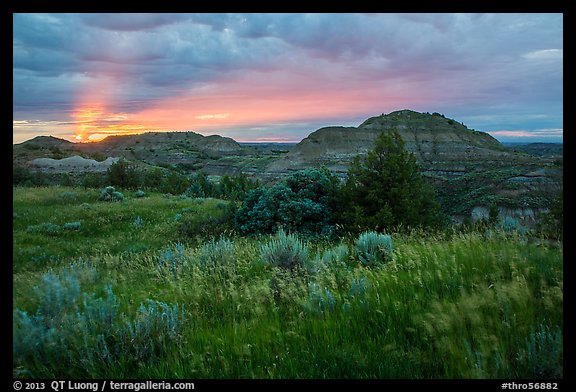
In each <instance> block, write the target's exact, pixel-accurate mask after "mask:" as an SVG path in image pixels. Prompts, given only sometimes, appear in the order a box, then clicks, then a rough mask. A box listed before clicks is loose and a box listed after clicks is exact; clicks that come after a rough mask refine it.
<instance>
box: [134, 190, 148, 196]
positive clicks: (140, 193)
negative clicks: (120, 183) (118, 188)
mask: <svg viewBox="0 0 576 392" xmlns="http://www.w3.org/2000/svg"><path fill="white" fill-rule="evenodd" d="M144 196H146V193H145V192H144V191H142V190H137V191H136V192H134V197H137V198H141V197H144Z"/></svg>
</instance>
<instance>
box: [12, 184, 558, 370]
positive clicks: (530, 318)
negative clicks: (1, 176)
mask: <svg viewBox="0 0 576 392" xmlns="http://www.w3.org/2000/svg"><path fill="white" fill-rule="evenodd" d="M72 192H73V193H74V194H75V196H74V195H71V193H72ZM64 193H66V195H67V196H62V194H64ZM98 194H99V191H98V190H93V191H91V190H88V191H84V190H81V189H72V188H62V187H49V188H14V199H13V207H14V212H15V215H14V219H13V227H14V229H13V233H14V253H13V268H14V274H13V282H14V289H13V295H14V300H13V307H14V310H16V309H19V310H22V311H26V312H28V314H30V315H33V314H39V313H37V312H38V311H39V309H41V308H42V306H45V305H43V304H44V302H45V301H46V297H45V295H44V296H41V295H39V292H38V289H35V287H38V286H39V285H41V283H42V282H43V279H45V277H46V276H47V274H49V273H52V275H51V276H56V277H60V278H61V279H64V278H65V277H66V276H68V275H67V274H69V273H70V272H69V271H71V270H70V268H71V267H70V266H71V265H76V264H77V262H78V259H79V258H82V260H83V261H84V262H88V263H89V265H90V266H91V268H92V267H93V270H94V271H95V272H94V273H92V272H91V273H90V274H89V276H88V275H86V273H84V272H82V274H83V275H82V274H81V275H79V276H81V278H82V279H79V281H80V282H81V286H80V289H79V290H80V292H81V293H82V295H89V296H92V297H90V298H94V299H93V300H92V301H93V302H94V303H99V302H98V300H97V299H98V298H105V294H104V293H105V292H106V287H110V288H111V290H112V292H113V294H114V296H115V298H116V300H117V302H118V306H119V308H118V312H119V315H121V318H120V316H119V318H118V320H116V321H114V322H113V323H112V324H110V325H111V326H110V328H111V329H112V330H115V329H118V331H123V329H122V328H123V327H122V325H123V324H122V323H126V321H122V320H137V319H138V317H140V316H138V314H139V313H138V312H139V311H138V309H139V306H140V304H143V303H146V301H148V300H154V301H160V302H162V303H165V304H171V305H178V306H179V307H180V308H181V309H182V311H183V321H182V324H181V326H180V327H181V328H180V329H179V335H178V339H174V340H173V341H170V342H165V344H167V345H170V346H169V347H165V348H164V349H163V350H161V351H159V352H158V353H157V354H155V355H154V356H150V357H149V358H148V360H147V361H142V362H141V363H140V364H139V365H135V364H134V361H133V360H132V359H131V358H132V357H129V356H127V355H124V354H122V353H119V354H117V355H118V356H117V357H114V358H115V360H114V361H108V362H106V361H104V360H102V361H101V362H98V361H97V360H96V359H97V358H100V357H98V355H96V354H98V353H101V352H102V348H101V347H99V346H97V345H96V343H93V344H92V343H90V342H98V340H97V339H96V337H94V339H92V340H89V343H87V344H86V345H85V346H86V347H84V348H83V350H79V351H78V352H77V353H76V354H74V355H75V356H73V354H69V356H68V357H66V355H64V357H63V358H60V360H59V363H60V364H58V363H55V362H51V361H45V362H41V361H38V360H32V359H30V358H28V357H26V356H22V355H19V352H18V353H16V352H14V358H19V359H18V361H15V363H14V369H13V370H14V374H15V375H18V376H19V377H37V378H81V377H97V378H146V379H148V378H194V379H200V378H307V379H308V378H512V379H516V378H561V377H563V351H562V331H563V313H562V306H563V270H562V259H563V253H562V247H561V244H560V246H559V245H554V244H551V245H545V246H542V245H540V246H537V245H536V244H535V243H532V242H531V241H529V240H528V239H527V238H525V237H522V236H519V235H516V234H505V233H495V234H493V235H491V236H489V237H487V236H483V235H482V234H478V233H469V234H459V233H436V234H430V233H422V232H414V233H411V234H394V233H392V234H391V236H392V239H393V244H394V258H393V260H392V261H390V262H388V263H386V264H383V265H379V266H375V267H372V268H368V267H364V266H362V265H361V263H360V261H359V260H358V259H357V256H356V253H355V252H354V238H349V239H343V240H342V241H334V242H327V241H322V242H313V243H308V252H309V258H310V260H316V261H317V263H320V262H319V260H321V259H322V257H321V256H322V255H323V254H324V253H326V252H328V251H330V250H331V249H334V248H336V247H340V251H339V252H338V254H343V255H344V256H345V257H346V258H345V259H344V260H343V261H342V262H334V263H326V264H322V263H320V264H318V265H317V267H318V268H315V269H313V271H310V270H303V271H299V272H298V271H290V270H282V269H279V268H276V267H272V266H271V265H269V264H267V263H265V262H263V260H261V247H262V245H263V244H265V243H267V242H268V241H270V239H271V237H270V236H266V237H260V238H244V237H239V236H234V235H231V236H229V240H230V241H231V244H230V243H229V242H226V241H222V242H220V243H219V242H217V240H215V241H212V242H210V239H209V238H205V239H199V238H198V237H195V238H193V239H190V238H186V237H183V236H182V234H179V233H180V232H179V230H178V225H179V222H178V220H177V219H175V216H176V214H178V213H183V214H195V213H198V214H200V213H202V214H206V211H217V210H218V208H220V207H218V205H219V203H221V202H220V201H218V200H211V199H207V200H202V199H195V200H192V199H183V198H179V197H174V196H171V197H165V196H162V195H159V194H153V193H152V194H150V195H148V196H147V197H144V198H135V197H133V196H132V195H131V194H130V193H125V196H126V198H125V200H124V201H121V202H100V201H98ZM138 216H139V217H141V220H142V224H141V225H134V221H135V219H136V217H138ZM69 222H81V225H80V228H79V230H61V231H59V232H57V233H56V234H54V233H49V232H47V231H43V230H29V229H28V228H29V227H30V226H36V225H41V224H44V223H53V224H55V225H64V224H65V223H69ZM176 244H179V245H178V246H181V248H178V249H181V252H180V253H178V252H175V253H174V254H172V255H170V257H173V258H175V260H177V268H176V269H175V270H174V271H175V272H174V271H167V270H166V269H163V268H162V267H160V266H159V259H160V255H162V254H163V253H162V252H166V250H167V249H171V250H172V251H174V250H175V249H176ZM207 244H209V245H210V246H207ZM219 247H220V248H219ZM343 247H348V250H349V251H348V254H347V256H346V252H342V248H343ZM211 252H212V253H211ZM210 255H212V256H213V257H209V256H210ZM164 257H168V256H167V254H166V253H164ZM207 258H209V259H210V260H211V262H210V263H206V262H203V261H202V260H206V259H207ZM219 258H222V260H223V261H222V263H218V260H219ZM75 263H76V264H75ZM89 271H92V269H90V270H89ZM78 273H80V272H78ZM86 276H88V278H86ZM66 282H68V281H66ZM52 290H55V289H52ZM319 293H320V294H319ZM54 294H57V292H56V291H55V292H54ZM78 295H80V294H78ZM54 298H58V297H57V296H56V297H54ZM79 298H80V297H79ZM322 298H323V299H322ZM319 301H320V302H319ZM322 301H324V302H322ZM84 306H87V305H84ZM79 309H80V310H79V313H78V316H74V317H81V316H83V314H82V309H84V308H83V307H82V306H80V308H79ZM87 309H88V308H87ZM64 310H65V309H64ZM93 317H95V316H93ZM90 325H91V324H86V327H85V328H88V329H86V330H76V329H72V330H71V331H70V334H69V335H70V336H72V337H74V336H77V334H78V333H80V335H78V336H82V333H92V332H90V331H99V330H96V329H94V328H92V329H90ZM70 328H72V327H70ZM74 328H80V327H74ZM156 328H160V331H162V329H161V328H162V325H160V326H156ZM87 331H88V332H87ZM15 333H16V332H15ZM93 333H96V332H93ZM98 333H101V332H98ZM64 336H67V335H64ZM106 336H107V337H105V339H108V340H106V341H107V342H108V344H109V346H110V347H112V346H113V345H114V344H116V345H118V344H122V341H118V339H119V338H114V337H113V336H114V334H112V335H111V336H108V335H106ZM70 339H72V338H70ZM115 339H116V340H115ZM163 342H164V341H163ZM91 344H92V345H91ZM163 344H164V343H163ZM145 352H146V351H145ZM17 354H18V355H17ZM83 355H84V356H86V358H84V359H83V358H82V356H83ZM88 358H91V361H90V362H87V361H88ZM94 358H96V359H94ZM439 359H441V360H439Z"/></svg>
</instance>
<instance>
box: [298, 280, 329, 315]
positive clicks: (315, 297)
mask: <svg viewBox="0 0 576 392" xmlns="http://www.w3.org/2000/svg"><path fill="white" fill-rule="evenodd" d="M335 307H336V298H335V297H334V295H333V294H332V292H331V291H330V290H329V289H328V288H327V287H324V288H322V287H320V285H319V284H318V283H316V282H311V283H309V284H308V298H307V301H306V303H305V304H304V309H305V310H306V311H308V312H310V313H313V314H325V313H327V312H331V311H333V310H334V308H335Z"/></svg>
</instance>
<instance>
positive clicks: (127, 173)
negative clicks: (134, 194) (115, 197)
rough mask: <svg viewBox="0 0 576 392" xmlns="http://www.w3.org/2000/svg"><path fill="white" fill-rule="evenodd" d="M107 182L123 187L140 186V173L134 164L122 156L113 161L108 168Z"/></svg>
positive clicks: (133, 187) (132, 187) (134, 187)
mask: <svg viewBox="0 0 576 392" xmlns="http://www.w3.org/2000/svg"><path fill="white" fill-rule="evenodd" d="M107 175H108V182H109V183H110V184H111V185H113V186H117V187H120V188H124V189H136V188H138V187H139V186H140V175H139V173H138V171H137V169H136V166H134V165H133V164H131V163H129V162H128V161H127V160H125V159H124V158H121V159H120V160H119V161H117V162H114V163H113V164H112V165H110V167H109V168H108V172H107Z"/></svg>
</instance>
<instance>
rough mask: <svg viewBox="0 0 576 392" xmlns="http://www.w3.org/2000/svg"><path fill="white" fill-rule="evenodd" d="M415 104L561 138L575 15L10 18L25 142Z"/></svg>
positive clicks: (287, 128)
mask: <svg viewBox="0 0 576 392" xmlns="http://www.w3.org/2000/svg"><path fill="white" fill-rule="evenodd" d="M402 109H411V110H415V111H419V112H430V113H433V112H438V113H442V114H444V115H445V116H446V117H448V118H453V119H455V120H456V121H458V122H462V123H464V124H465V125H466V126H468V127H469V128H470V129H475V130H478V131H483V132H487V133H489V134H491V135H492V136H494V137H495V138H497V139H498V140H500V141H502V142H562V141H563V15H562V14H552V13H544V14H538V13H524V14H514V13H498V14H418V13H409V14H355V13H339V14H330V13H320V14H302V13H298V14H279V13H274V14H238V13H234V14H205V13H203V14H166V13H162V14H88V13H82V14H31V13H22V14H13V143H21V142H23V141H25V140H28V139H31V138H33V137H35V136H38V135H52V136H55V137H59V138H63V139H67V140H70V141H75V142H88V141H97V140H100V139H102V138H103V137H105V136H107V135H112V134H133V133H141V132H146V131H194V132H197V133H200V134H203V135H213V134H218V135H222V136H228V137H231V138H233V139H235V140H237V141H240V142H259V141H260V142H261V141H275V142H298V141H300V140H302V139H303V138H305V137H306V136H307V135H308V134H310V133H311V132H313V131H315V130H316V129H318V128H321V127H324V126H332V125H343V126H357V125H359V124H361V123H362V122H363V121H364V120H366V119H367V118H370V117H373V116H378V115H380V114H382V113H384V114H387V113H390V112H392V111H396V110H402Z"/></svg>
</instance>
